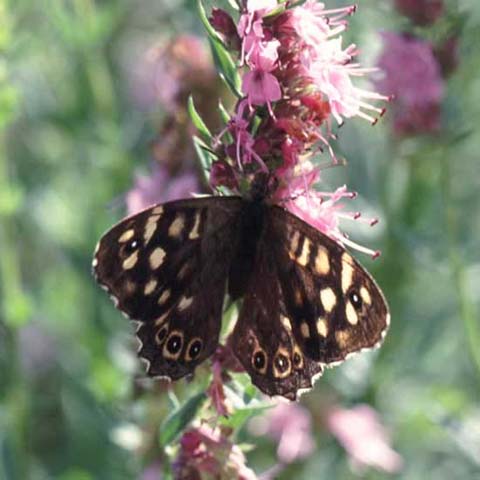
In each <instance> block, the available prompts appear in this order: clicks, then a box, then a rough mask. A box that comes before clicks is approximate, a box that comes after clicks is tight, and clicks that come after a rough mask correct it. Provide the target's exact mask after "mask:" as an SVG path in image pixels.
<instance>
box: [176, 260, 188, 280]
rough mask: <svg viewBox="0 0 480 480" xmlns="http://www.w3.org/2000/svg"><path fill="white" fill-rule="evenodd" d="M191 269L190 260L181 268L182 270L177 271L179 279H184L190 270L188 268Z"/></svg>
mask: <svg viewBox="0 0 480 480" xmlns="http://www.w3.org/2000/svg"><path fill="white" fill-rule="evenodd" d="M189 269H190V265H189V263H188V262H186V263H185V265H183V267H182V268H181V269H180V271H179V272H178V273H177V278H178V279H179V280H183V279H184V278H185V276H186V274H187V272H188V270H189Z"/></svg>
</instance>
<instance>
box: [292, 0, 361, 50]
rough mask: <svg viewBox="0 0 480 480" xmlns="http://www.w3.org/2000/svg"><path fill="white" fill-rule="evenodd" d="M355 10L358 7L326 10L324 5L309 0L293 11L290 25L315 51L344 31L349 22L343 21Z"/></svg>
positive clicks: (314, 0)
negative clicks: (320, 45)
mask: <svg viewBox="0 0 480 480" xmlns="http://www.w3.org/2000/svg"><path fill="white" fill-rule="evenodd" d="M355 9H356V7H355V6H354V5H351V6H349V7H343V8H338V9H331V10H326V9H325V5H324V4H323V3H321V2H317V1H316V0H307V1H306V2H305V3H304V4H303V5H302V6H300V7H298V8H294V9H292V10H291V14H290V15H291V16H290V25H291V26H292V27H293V28H294V29H295V31H296V32H297V34H298V36H299V37H300V38H302V39H303V41H304V42H305V44H306V45H307V46H309V47H311V48H314V49H315V48H316V47H317V46H318V44H319V42H323V41H326V40H327V39H328V38H329V37H332V36H334V35H338V34H339V33H341V32H342V31H344V30H345V28H346V26H347V22H346V21H345V20H341V19H342V17H345V16H347V15H351V14H352V13H354V12H355ZM329 15H331V17H330V18H329ZM332 27H333V28H332Z"/></svg>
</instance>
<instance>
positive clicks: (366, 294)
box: [360, 287, 372, 305]
mask: <svg viewBox="0 0 480 480" xmlns="http://www.w3.org/2000/svg"><path fill="white" fill-rule="evenodd" d="M360 296H361V297H362V300H363V301H364V302H365V303H366V304H367V305H371V304H372V297H371V296H370V292H369V291H368V289H367V288H366V287H362V288H361V289H360Z"/></svg>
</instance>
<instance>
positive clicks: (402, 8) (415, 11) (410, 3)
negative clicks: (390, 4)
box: [395, 0, 444, 26]
mask: <svg viewBox="0 0 480 480" xmlns="http://www.w3.org/2000/svg"><path fill="white" fill-rule="evenodd" d="M395 8H396V9H397V10H398V11H399V12H400V13H401V14H402V15H405V16H406V17H408V18H409V19H410V20H411V21H412V22H413V23H415V24H417V25H424V26H425V25H429V24H431V23H434V22H435V21H436V20H437V19H438V18H439V17H440V16H442V14H443V12H444V5H443V0H395Z"/></svg>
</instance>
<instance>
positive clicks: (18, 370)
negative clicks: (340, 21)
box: [0, 0, 480, 480]
mask: <svg viewBox="0 0 480 480" xmlns="http://www.w3.org/2000/svg"><path fill="white" fill-rule="evenodd" d="M333 3H334V2H328V5H329V6H330V5H332V4H333ZM359 3H360V5H359V6H360V7H361V8H360V9H359V11H358V13H357V14H356V15H355V16H354V17H353V18H352V20H351V26H350V29H349V31H348V32H347V38H348V40H350V41H355V43H357V44H358V45H360V47H361V51H362V54H361V61H362V62H363V63H364V64H368V65H370V66H371V65H374V63H375V58H376V56H377V55H378V53H379V50H380V49H381V45H380V39H379V36H378V32H379V31H380V30H400V29H402V28H404V25H405V21H406V20H405V19H404V18H403V17H401V16H399V15H398V14H397V13H396V12H395V11H394V9H393V8H392V5H391V2H389V1H387V0H378V1H374V0H364V1H361V2H359ZM338 4H343V5H344V4H346V3H345V2H344V3H341V2H338ZM447 5H448V7H449V10H450V11H456V12H457V13H458V14H459V15H460V16H461V18H462V19H463V20H462V25H461V32H460V34H459V48H460V57H459V65H458V68H457V70H456V71H455V72H454V73H453V74H452V76H451V77H449V79H448V81H447V85H446V88H447V90H446V92H445V99H444V101H443V104H442V125H443V130H442V133H441V135H437V136H433V137H425V136H416V137H411V138H407V139H398V138H395V137H394V135H393V134H392V132H391V122H390V118H389V114H388V113H387V115H386V118H385V119H384V120H382V121H381V122H380V123H379V124H378V125H376V126H375V127H374V128H372V127H371V126H370V125H369V124H368V123H366V122H363V121H361V120H358V119H356V120H352V121H349V122H347V124H346V125H345V127H344V128H343V129H342V131H341V136H340V140H339V145H338V150H339V151H341V153H342V155H344V156H345V157H346V158H347V159H348V161H349V165H348V167H347V168H340V169H336V171H335V172H328V174H327V175H326V176H325V180H326V181H327V182H328V183H330V185H331V186H333V187H336V186H339V185H341V184H342V183H344V182H347V184H348V186H349V187H350V188H351V189H353V190H356V191H358V192H359V193H360V197H359V199H358V200H357V201H356V202H357V205H358V209H359V210H362V211H366V212H367V213H371V214H373V215H378V216H379V218H380V220H381V221H380V224H379V225H378V226H377V227H375V228H373V229H370V228H365V227H359V228H358V229H355V230H352V229H349V231H350V233H351V235H352V238H354V239H355V240H358V241H360V243H363V244H367V245H369V246H371V247H372V248H375V249H376V248H379V249H381V250H382V256H381V257H380V259H379V260H376V261H374V262H373V261H371V260H370V259H369V258H366V256H363V257H360V260H361V261H362V263H363V264H364V265H365V266H366V267H367V268H368V269H369V270H370V271H372V273H373V274H374V276H375V277H376V279H377V280H378V282H379V284H380V285H381V286H382V288H383V289H384V291H385V294H386V296H387V298H388V300H389V303H390V306H391V310H392V326H391V329H390V332H389V334H388V336H387V339H386V341H385V344H384V346H383V347H382V349H381V350H379V351H378V352H374V353H371V354H366V355H362V356H359V357H356V358H355V359H352V360H350V361H348V362H346V363H345V364H344V365H343V366H341V367H339V368H336V369H333V370H331V371H328V372H327V373H326V375H325V376H324V377H323V378H322V379H321V380H320V381H319V382H318V383H317V385H316V388H315V390H314V391H313V392H311V393H309V394H307V395H305V396H304V397H303V398H302V402H303V403H304V404H305V405H306V406H307V407H308V408H309V409H310V412H311V413H312V419H313V420H312V429H313V431H314V435H315V442H316V447H315V451H314V453H313V454H312V455H310V456H308V457H307V458H306V459H304V460H301V461H298V462H295V463H294V464H292V465H289V466H288V467H287V469H286V470H285V471H284V472H283V474H282V476H281V477H280V478H297V479H310V478H329V479H349V478H357V477H362V478H367V479H383V478H399V479H400V478H401V479H412V480H413V479H422V480H423V479H427V478H435V479H452V478H455V479H480V405H479V400H480V396H479V393H480V389H479V387H480V325H479V313H478V312H479V298H480V295H479V294H480V281H479V278H480V254H479V251H480V248H479V245H480V202H479V201H480V175H479V173H478V166H479V155H480V153H479V152H480V129H479V128H478V125H479V124H480V75H479V73H478V72H480V56H479V55H478V45H479V42H480V4H479V3H478V2H477V1H474V0H459V1H458V2H453V1H452V2H447ZM183 33H194V34H198V35H200V36H203V32H202V27H201V24H200V21H199V20H198V18H197V16H196V11H195V7H194V2H193V1H176V2H171V1H168V0H154V1H153V0H131V1H127V0H102V1H100V0H97V1H94V0H63V1H62V0H58V1H56V0H40V1H38V0H0V221H1V223H0V292H1V313H0V315H1V316H0V479H15V480H17V479H35V480H37V479H38V480H40V479H42V480H43V479H50V478H55V479H61V480H90V479H131V478H145V479H147V478H148V479H149V480H150V479H154V478H159V477H158V476H157V473H155V472H157V470H155V468H154V466H155V462H156V461H157V459H160V460H158V461H161V453H159V449H158V444H157V443H158V442H156V438H157V437H156V435H157V431H158V426H159V424H160V423H161V421H162V419H163V418H164V417H165V416H166V415H167V413H168V409H169V403H168V399H167V395H166V394H165V391H164V388H160V387H159V386H158V385H156V384H155V383H153V382H148V381H146V380H142V378H141V377H142V375H141V368H140V367H139V365H138V361H137V360H136V358H135V355H134V353H133V352H134V348H133V339H132V337H133V335H132V332H133V329H132V328H131V326H130V325H129V324H128V322H126V321H125V320H124V319H123V318H122V316H121V315H120V314H119V312H117V311H116V310H115V309H114V308H113V306H112V304H111V302H110V301H109V300H108V298H107V296H106V295H104V293H103V292H102V291H101V290H100V289H99V288H98V287H97V286H96V285H95V283H94V281H93V279H92V277H91V274H90V264H91V257H92V253H93V249H94V247H95V244H96V242H97V240H98V238H99V237H100V235H101V234H102V233H103V232H104V231H105V230H106V229H107V228H108V227H110V226H111V225H112V224H113V223H114V222H115V221H116V220H118V219H120V218H121V217H122V215H123V214H124V208H123V195H124V193H125V192H126V191H128V190H129V189H130V188H131V187H132V183H133V179H134V174H135V172H138V171H144V172H145V171H147V167H148V165H149V162H150V160H151V143H152V141H153V139H154V138H155V136H156V134H157V132H158V129H159V125H160V124H161V121H162V118H163V115H164V113H163V112H162V108H161V106H160V105H158V106H156V107H155V108H148V109H146V108H142V107H141V106H139V104H138V101H136V100H135V95H134V94H132V72H133V73H135V68H136V66H138V56H139V55H140V54H141V53H139V52H142V49H143V50H145V49H147V48H149V47H150V46H152V45H154V44H155V43H158V42H162V41H166V40H168V39H169V38H172V37H174V36H175V35H179V34H183ZM427 35H428V34H427ZM354 208H357V207H354ZM347 227H350V226H347ZM188 388H189V386H188V385H186V384H185V383H181V384H180V385H178V386H176V387H175V389H176V391H177V394H178V395H179V396H180V398H183V397H182V396H183V395H186V393H185V392H186V391H188ZM327 403H328V404H335V405H339V406H342V407H350V406H354V405H357V404H362V403H367V404H369V405H370V406H372V407H373V408H374V409H375V410H376V411H377V412H378V414H379V418H380V419H381V421H382V423H383V424H384V425H385V426H386V428H387V429H388V431H389V434H390V436H391V438H390V441H391V445H392V448H394V449H395V450H396V451H397V452H398V453H399V454H400V455H401V456H402V458H403V468H402V469H401V470H400V471H398V472H397V473H394V474H388V473H384V472H382V471H378V470H375V469H371V468H366V469H358V468H355V467H352V465H351V462H350V461H349V458H348V455H347V453H346V452H345V451H344V449H343V448H342V447H341V445H340V444H339V443H338V442H337V441H336V440H335V438H334V437H333V436H332V434H331V433H329V431H328V430H327V429H326V428H325V422H324V421H323V420H322V418H323V413H322V412H323V410H322V409H324V408H325V404H327ZM241 440H242V441H244V442H249V443H251V444H253V445H255V448H254V449H253V450H252V451H251V452H250V453H249V454H248V459H249V466H250V467H252V468H253V469H254V470H255V471H256V472H262V471H264V470H266V469H268V468H269V467H270V466H271V465H273V464H274V463H275V448H276V447H275V443H274V442H273V441H272V440H270V439H268V438H266V437H255V436H253V435H252V434H251V433H249V431H248V429H245V430H244V431H243V432H242V433H241ZM152 465H153V466H152ZM148 475H153V476H150V477H148Z"/></svg>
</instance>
